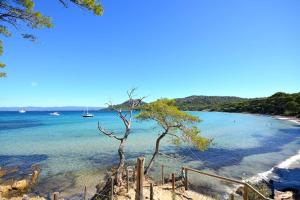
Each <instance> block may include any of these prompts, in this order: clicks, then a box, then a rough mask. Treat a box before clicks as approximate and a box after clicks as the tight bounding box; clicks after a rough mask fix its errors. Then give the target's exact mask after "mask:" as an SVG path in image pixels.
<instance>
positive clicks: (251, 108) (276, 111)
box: [212, 92, 300, 117]
mask: <svg viewBox="0 0 300 200" xmlns="http://www.w3.org/2000/svg"><path fill="white" fill-rule="evenodd" d="M212 110H215V111H222V112H249V113H259V114H271V115H286V116H297V117H300V93H294V94H287V93H283V92H278V93H275V94H274V95H272V96H270V97H267V98H260V99H249V100H246V101H242V102H235V103H225V104H222V105H218V106H217V107H214V108H212Z"/></svg>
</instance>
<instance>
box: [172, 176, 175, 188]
mask: <svg viewBox="0 0 300 200" xmlns="http://www.w3.org/2000/svg"><path fill="white" fill-rule="evenodd" d="M172 191H173V192H175V174H174V173H172Z"/></svg>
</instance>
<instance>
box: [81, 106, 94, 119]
mask: <svg viewBox="0 0 300 200" xmlns="http://www.w3.org/2000/svg"><path fill="white" fill-rule="evenodd" d="M82 117H94V115H93V114H92V113H89V109H88V108H86V112H85V113H83V115H82Z"/></svg>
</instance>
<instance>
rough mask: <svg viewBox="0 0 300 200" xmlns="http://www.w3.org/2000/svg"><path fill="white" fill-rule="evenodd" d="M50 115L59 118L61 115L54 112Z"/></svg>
mask: <svg viewBox="0 0 300 200" xmlns="http://www.w3.org/2000/svg"><path fill="white" fill-rule="evenodd" d="M50 115H53V116H59V115H60V114H59V112H52V113H50Z"/></svg>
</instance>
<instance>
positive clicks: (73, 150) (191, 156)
mask: <svg viewBox="0 0 300 200" xmlns="http://www.w3.org/2000/svg"><path fill="white" fill-rule="evenodd" d="M60 113H61V115H60V116H50V115H49V112H27V113H24V114H20V113H18V112H0V166H1V167H3V166H4V167H5V166H14V165H19V166H21V171H20V174H22V172H24V173H25V172H26V171H28V169H29V168H30V166H31V165H32V164H38V165H40V166H41V169H42V174H41V178H40V182H39V185H38V187H37V188H36V191H35V192H37V193H39V194H43V195H48V194H50V193H52V192H53V191H60V192H61V193H62V195H64V196H65V197H69V198H72V196H73V197H74V196H76V195H80V194H81V193H82V191H83V188H84V186H87V188H88V192H89V194H92V193H93V192H95V185H96V184H97V183H99V182H100V181H101V180H102V178H103V175H104V173H105V170H106V169H108V168H109V167H110V166H111V165H114V164H117V163H118V155H117V146H118V143H117V141H115V140H114V139H111V138H108V137H106V136H103V135H101V134H99V132H98V130H97V122H98V121H99V122H100V123H101V124H102V125H103V126H104V127H106V128H107V129H111V130H113V131H115V132H122V130H123V126H122V123H121V122H120V120H119V119H118V117H117V115H116V114H115V113H113V112H108V111H107V112H105V111H97V112H96V111H95V112H93V114H95V117H94V118H82V116H81V115H82V112H71V111H69V112H60ZM191 113H192V114H194V115H196V116H199V117H200V118H201V119H202V120H203V121H202V122H201V123H199V124H197V125H198V126H199V128H200V129H201V131H202V135H204V136H206V137H209V138H213V145H212V146H211V147H210V148H209V149H208V151H206V152H200V151H198V150H196V149H194V148H193V147H192V146H189V145H182V146H175V145H172V144H171V143H170V141H169V140H168V139H166V140H165V141H164V142H163V144H162V148H161V152H162V153H163V154H165V155H161V156H160V157H159V159H158V160H157V162H156V163H155V167H154V169H153V171H152V172H151V175H152V176H153V177H154V178H157V177H158V175H159V173H160V165H161V164H162V163H163V164H165V166H166V173H172V172H174V171H175V172H179V169H180V168H181V167H182V166H190V167H193V168H197V169H203V170H206V171H209V172H212V173H216V174H220V175H225V176H228V177H233V178H238V179H249V178H251V179H256V178H262V177H264V176H267V177H268V178H273V179H275V184H276V187H278V188H285V187H293V188H298V189H300V160H299V159H298V158H299V156H295V155H297V154H299V150H300V125H298V124H295V123H293V122H288V121H283V120H278V119H275V118H273V117H270V116H261V115H251V114H232V113H219V112H191ZM159 132H160V129H159V128H158V127H157V126H156V124H155V123H154V122H140V121H134V123H133V127H132V133H131V135H130V136H129V140H128V143H127V145H126V156H127V159H128V162H129V163H130V164H133V163H134V162H135V159H136V158H137V157H138V156H142V155H144V156H146V160H147V158H149V155H150V153H151V152H152V151H153V148H154V143H155V138H156V137H157V135H158V134H159ZM272 168H273V169H272ZM271 169H272V170H271ZM270 170H271V171H270ZM193 180H194V181H195V184H196V183H197V181H198V182H200V181H199V180H200V179H198V178H197V176H193V177H192V179H191V181H193Z"/></svg>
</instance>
